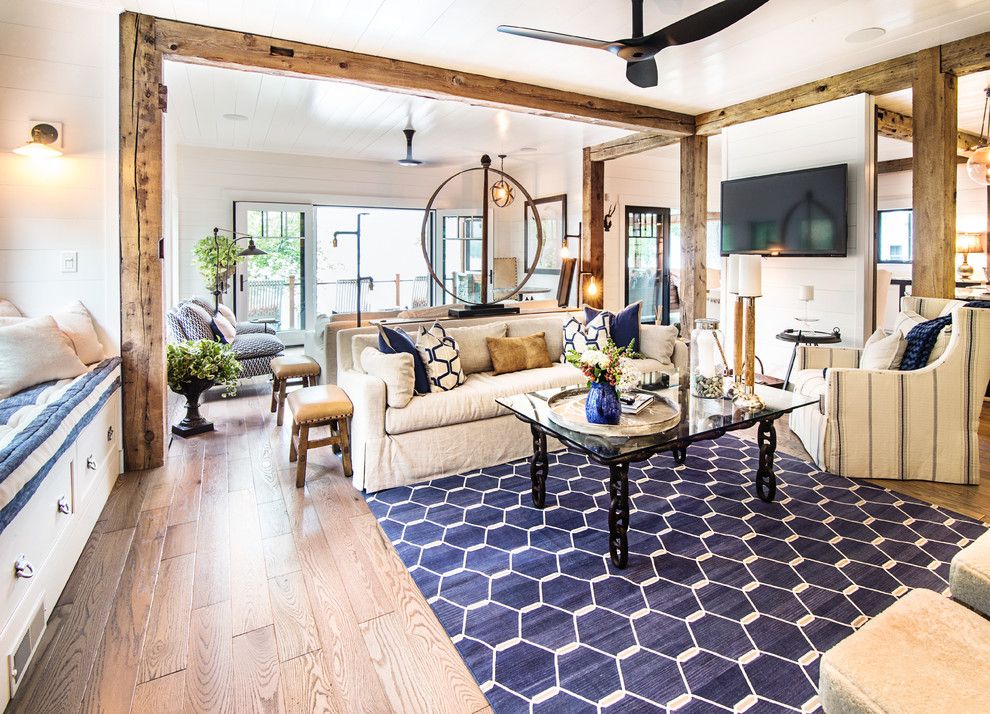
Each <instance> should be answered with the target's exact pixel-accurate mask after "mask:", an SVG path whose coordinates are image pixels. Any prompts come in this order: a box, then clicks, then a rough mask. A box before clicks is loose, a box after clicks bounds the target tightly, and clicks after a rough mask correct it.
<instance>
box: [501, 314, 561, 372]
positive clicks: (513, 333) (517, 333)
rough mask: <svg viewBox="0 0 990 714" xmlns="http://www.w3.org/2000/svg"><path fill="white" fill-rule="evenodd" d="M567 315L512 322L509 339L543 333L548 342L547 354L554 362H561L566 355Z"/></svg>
mask: <svg viewBox="0 0 990 714" xmlns="http://www.w3.org/2000/svg"><path fill="white" fill-rule="evenodd" d="M568 319H569V317H568V316H567V315H550V316H548V317H531V318H523V319H520V320H510V321H509V323H508V325H509V329H508V331H507V332H506V336H507V337H525V336H527V335H533V334H536V333H537V332H542V333H543V336H544V339H545V340H546V342H547V352H548V353H549V355H550V359H551V360H553V361H554V362H559V361H560V356H561V355H562V354H564V332H563V329H564V323H565V322H567V320H568Z"/></svg>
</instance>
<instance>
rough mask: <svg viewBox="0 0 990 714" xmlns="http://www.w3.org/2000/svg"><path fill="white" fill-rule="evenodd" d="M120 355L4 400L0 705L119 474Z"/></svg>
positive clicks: (0, 412)
mask: <svg viewBox="0 0 990 714" xmlns="http://www.w3.org/2000/svg"><path fill="white" fill-rule="evenodd" d="M120 379H121V378H120V358H119V357H113V358H110V359H106V360H103V361H102V362H99V363H97V364H94V365H93V366H92V367H91V368H90V369H89V370H88V371H87V372H85V373H84V374H82V375H80V376H78V377H76V378H75V379H63V380H58V381H52V382H45V383H43V384H39V385H36V386H34V387H31V388H28V389H25V390H23V391H21V392H19V393H17V394H14V395H12V396H10V397H8V398H6V399H3V400H0V626H2V629H0V657H2V661H3V667H4V669H3V673H4V675H6V676H0V707H2V706H5V705H6V703H7V702H8V701H9V699H10V697H11V695H12V694H13V692H14V691H15V690H16V686H17V684H18V683H19V682H20V681H21V679H22V677H23V676H24V673H25V671H26V665H27V663H28V661H29V660H30V657H31V654H32V653H33V650H34V648H35V647H36V646H37V643H38V641H39V640H40V638H41V633H42V631H43V630H44V624H45V622H46V621H47V619H48V617H49V616H50V614H51V612H52V609H53V608H54V607H55V604H56V602H57V600H58V598H59V595H60V594H61V592H62V589H63V588H64V587H65V583H66V581H67V580H68V577H69V575H70V573H71V572H72V569H73V567H74V566H75V564H76V561H77V560H78V559H79V556H80V554H81V553H82V550H83V546H84V545H85V543H86V540H87V538H88V537H89V535H90V533H91V532H92V530H93V527H94V525H95V524H96V521H97V519H98V518H99V515H100V512H101V511H102V509H103V505H104V503H105V502H106V499H107V496H108V495H109V493H110V489H111V488H112V487H113V484H114V481H115V480H116V478H117V475H118V474H119V473H120V450H119V446H118V444H119V434H120V424H119V414H120Z"/></svg>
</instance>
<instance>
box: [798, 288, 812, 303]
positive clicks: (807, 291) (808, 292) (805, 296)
mask: <svg viewBox="0 0 990 714" xmlns="http://www.w3.org/2000/svg"><path fill="white" fill-rule="evenodd" d="M814 299H815V286H814V285H802V286H801V287H800V288H798V300H801V301H803V302H811V301H812V300H814Z"/></svg>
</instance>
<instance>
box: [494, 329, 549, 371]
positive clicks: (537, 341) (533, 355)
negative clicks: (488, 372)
mask: <svg viewBox="0 0 990 714" xmlns="http://www.w3.org/2000/svg"><path fill="white" fill-rule="evenodd" d="M485 340H486V342H487V343H488V353H489V354H490V355H491V357H492V367H493V368H494V371H495V374H507V373H509V372H521V371H522V370H524V369H538V368H540V367H552V366H553V362H551V361H550V352H549V350H547V340H546V335H545V333H543V332H537V333H536V334H535V335H527V336H526V337H487V338H485Z"/></svg>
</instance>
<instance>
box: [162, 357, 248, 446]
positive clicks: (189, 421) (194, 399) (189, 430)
mask: <svg viewBox="0 0 990 714" xmlns="http://www.w3.org/2000/svg"><path fill="white" fill-rule="evenodd" d="M165 367H166V373H167V375H168V386H169V389H171V390H172V391H173V392H175V393H176V394H181V395H182V396H184V397H185V398H186V416H185V418H183V420H182V421H181V422H179V423H178V424H175V425H173V426H172V433H173V434H178V435H179V436H194V435H195V434H202V433H203V432H206V431H213V423H212V422H209V421H207V420H206V419H204V418H203V417H202V416H201V415H200V413H199V397H200V395H201V394H202V393H203V392H205V391H206V390H207V389H209V388H210V387H212V386H214V385H216V384H222V385H224V387H225V390H224V393H225V394H227V395H228V396H233V395H234V394H236V393H237V378H238V377H239V376H240V373H241V363H240V362H238V361H237V358H235V357H234V351H233V349H232V348H231V347H230V345H225V344H223V343H221V342H217V341H215V340H186V341H184V342H178V343H175V344H169V345H168V347H167V351H166V357H165Z"/></svg>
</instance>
